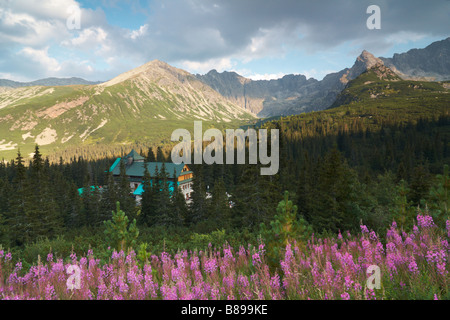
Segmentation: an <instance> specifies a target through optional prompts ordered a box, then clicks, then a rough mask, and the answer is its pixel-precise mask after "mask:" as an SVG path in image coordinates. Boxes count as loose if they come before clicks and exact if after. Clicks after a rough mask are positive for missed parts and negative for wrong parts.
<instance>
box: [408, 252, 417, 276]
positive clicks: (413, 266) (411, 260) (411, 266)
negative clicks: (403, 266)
mask: <svg viewBox="0 0 450 320" xmlns="http://www.w3.org/2000/svg"><path fill="white" fill-rule="evenodd" d="M408 269H409V272H411V273H412V274H418V273H419V268H418V267H417V263H416V260H415V259H414V257H413V256H411V257H410V258H409V265H408Z"/></svg>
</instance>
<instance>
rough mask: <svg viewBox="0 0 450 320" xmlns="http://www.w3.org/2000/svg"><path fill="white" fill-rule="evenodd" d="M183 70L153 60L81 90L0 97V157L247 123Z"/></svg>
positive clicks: (163, 138)
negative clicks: (36, 148)
mask: <svg viewBox="0 0 450 320" xmlns="http://www.w3.org/2000/svg"><path fill="white" fill-rule="evenodd" d="M253 118H254V116H253V115H252V114H251V113H248V112H246V111H245V110H243V109H241V108H239V107H238V106H236V105H234V104H233V103H231V102H229V101H228V100H226V99H224V98H223V97H222V96H221V95H220V94H219V93H217V92H216V91H214V90H213V89H211V88H210V87H208V86H206V85H205V84H203V83H202V82H200V81H198V80H197V79H196V78H195V77H194V76H193V75H191V74H189V73H188V72H186V71H183V70H180V69H176V68H173V67H171V66H169V65H167V64H165V63H163V62H160V61H152V62H149V63H147V64H145V65H143V66H141V67H139V68H136V69H133V70H131V71H129V72H126V73H124V74H122V75H119V76H118V77H116V78H114V79H112V80H110V81H108V82H105V83H102V84H99V85H89V86H83V85H79V86H62V87H41V86H36V87H24V88H17V89H13V90H7V91H4V92H1V93H0V137H1V138H0V157H5V158H6V159H10V158H12V157H14V156H15V154H16V153H17V148H20V149H21V151H22V153H23V154H24V155H28V154H29V153H31V152H32V151H33V147H34V145H35V144H36V143H37V144H39V145H40V146H42V150H43V151H44V152H45V153H52V152H56V151H60V150H64V149H66V148H68V147H70V146H79V145H93V144H97V145H118V144H131V143H134V142H136V141H147V142H153V143H161V142H168V141H170V135H171V133H172V131H173V130H174V129H177V128H186V129H190V130H192V128H193V120H202V121H204V125H203V127H204V128H207V127H208V126H215V127H218V128H224V127H227V128H233V127H237V126H239V125H241V124H242V123H245V122H246V121H248V120H251V119H253Z"/></svg>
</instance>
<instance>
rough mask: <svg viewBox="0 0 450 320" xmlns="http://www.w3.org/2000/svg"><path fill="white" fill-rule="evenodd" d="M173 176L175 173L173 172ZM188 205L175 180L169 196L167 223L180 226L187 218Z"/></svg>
mask: <svg viewBox="0 0 450 320" xmlns="http://www.w3.org/2000/svg"><path fill="white" fill-rule="evenodd" d="M174 177H176V174H175V172H174ZM187 215H188V207H187V205H186V200H185V199H184V195H183V192H181V189H180V187H179V186H178V183H177V182H176V181H175V182H174V185H173V192H172V196H171V198H170V205H169V220H170V221H169V223H170V224H171V225H174V226H182V225H183V224H184V222H185V221H186V219H187Z"/></svg>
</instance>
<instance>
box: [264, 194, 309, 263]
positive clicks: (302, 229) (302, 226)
mask: <svg viewBox="0 0 450 320" xmlns="http://www.w3.org/2000/svg"><path fill="white" fill-rule="evenodd" d="M260 232H261V235H262V237H263V238H264V241H265V243H266V251H267V253H266V257H267V259H268V263H269V266H270V267H272V268H275V267H277V266H279V261H280V259H281V257H282V251H283V250H284V249H285V248H286V245H287V244H288V243H290V244H293V243H294V241H295V242H297V245H298V246H301V245H302V244H303V245H304V244H305V243H306V241H307V240H308V239H309V238H310V236H311V234H312V227H311V226H310V225H309V224H308V223H307V222H306V221H305V220H304V219H303V217H299V218H297V206H296V205H294V204H293V203H292V201H291V200H289V192H288V191H286V192H285V193H284V199H283V200H282V201H280V203H279V204H278V207H277V214H276V215H275V216H274V217H273V219H272V221H271V222H270V224H269V226H267V225H266V224H264V223H261V225H260Z"/></svg>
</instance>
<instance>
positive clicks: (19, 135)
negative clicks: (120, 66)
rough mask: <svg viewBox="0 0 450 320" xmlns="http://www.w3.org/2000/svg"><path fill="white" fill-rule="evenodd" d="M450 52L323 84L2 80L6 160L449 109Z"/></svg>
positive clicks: (147, 71)
mask: <svg viewBox="0 0 450 320" xmlns="http://www.w3.org/2000/svg"><path fill="white" fill-rule="evenodd" d="M449 48H450V38H447V39H445V40H442V41H438V42H435V43H432V44H431V45H429V46H428V47H426V48H424V49H414V50H410V51H408V52H407V53H404V54H400V55H394V57H393V58H390V59H388V58H377V57H375V56H374V55H372V54H371V53H369V52H367V51H365V50H364V51H363V52H362V53H361V54H360V55H359V56H358V57H357V58H356V60H355V62H354V64H353V66H352V67H351V68H345V69H343V70H341V71H339V72H335V73H330V74H328V75H326V76H325V77H324V78H323V79H322V80H320V81H319V80H316V79H313V78H310V79H307V78H306V77H305V76H304V75H293V74H291V75H286V76H284V77H282V78H281V79H276V80H259V81H254V80H251V79H248V78H245V77H242V76H240V75H239V74H237V73H235V72H222V73H219V72H217V71H216V70H211V71H210V72H208V73H207V74H205V75H193V74H190V73H189V72H187V71H184V70H181V69H178V68H175V67H172V66H170V65H168V64H167V63H165V62H162V61H158V60H154V61H151V62H148V63H146V64H144V65H142V66H140V67H138V68H135V69H132V70H130V71H128V72H125V73H123V74H121V75H119V76H117V77H115V78H113V79H111V80H109V81H107V82H102V83H91V82H88V81H86V80H83V79H80V78H69V79H57V78H47V79H42V80H38V81H34V82H31V85H25V83H18V82H12V81H9V80H0V86H3V87H2V89H1V88H0V154H1V155H2V156H4V157H6V158H7V159H9V158H8V157H13V156H15V154H16V152H17V148H20V149H21V151H22V153H23V154H29V153H31V152H32V151H33V148H34V145H35V144H39V145H40V146H41V147H42V148H43V151H44V152H47V153H52V152H55V151H58V150H59V151H61V150H67V148H69V147H79V146H85V145H95V146H108V148H110V147H112V146H120V145H129V144H132V143H139V142H144V141H145V142H148V143H155V144H161V143H167V142H170V136H171V132H172V131H173V130H174V129H177V128H186V129H190V128H192V125H193V120H202V121H203V122H204V128H205V129H206V128H208V127H211V126H214V127H217V128H237V127H239V126H241V125H243V124H248V123H249V122H252V121H255V120H256V118H257V117H260V118H268V117H273V116H287V115H294V114H300V113H305V112H310V111H320V110H325V109H329V108H336V107H339V106H341V105H351V104H352V103H355V102H358V101H359V102H361V101H362V100H361V99H363V97H364V99H365V100H364V101H365V102H364V103H367V104H374V103H375V104H377V103H378V102H379V101H384V103H385V104H387V105H389V106H390V105H391V102H393V101H395V103H401V104H406V105H409V103H412V104H411V106H413V105H414V103H416V104H417V103H418V104H420V105H424V106H425V105H426V104H430V103H438V102H439V105H440V106H441V104H442V105H444V106H445V105H449V104H450V101H449V95H448V93H449V90H448V89H449V83H448V82H427V81H429V80H448V79H450V59H449ZM369 71H370V72H369ZM368 74H370V75H371V76H370V77H368ZM361 79H366V80H364V81H362V80H361ZM367 79H369V80H367ZM377 79H379V80H383V81H385V82H383V83H380V82H379V81H378V80H377ZM411 79H412V80H416V82H414V81H411ZM418 80H420V82H418ZM355 81H356V82H355ZM424 81H425V82H424ZM355 83H356V84H357V85H355ZM29 84H30V83H29ZM350 84H352V86H350ZM14 86H16V87H14ZM349 86H350V87H349ZM354 88H358V91H355V89H354ZM394 88H395V89H394ZM411 88H412V89H411ZM369 93H370V94H369ZM425 95H426V97H427V99H428V100H427V101H426V103H424V100H423V97H425ZM429 95H432V97H431V96H429ZM366 96H367V97H366ZM422 96H423V97H422ZM412 97H414V98H412ZM433 97H434V98H433Z"/></svg>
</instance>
